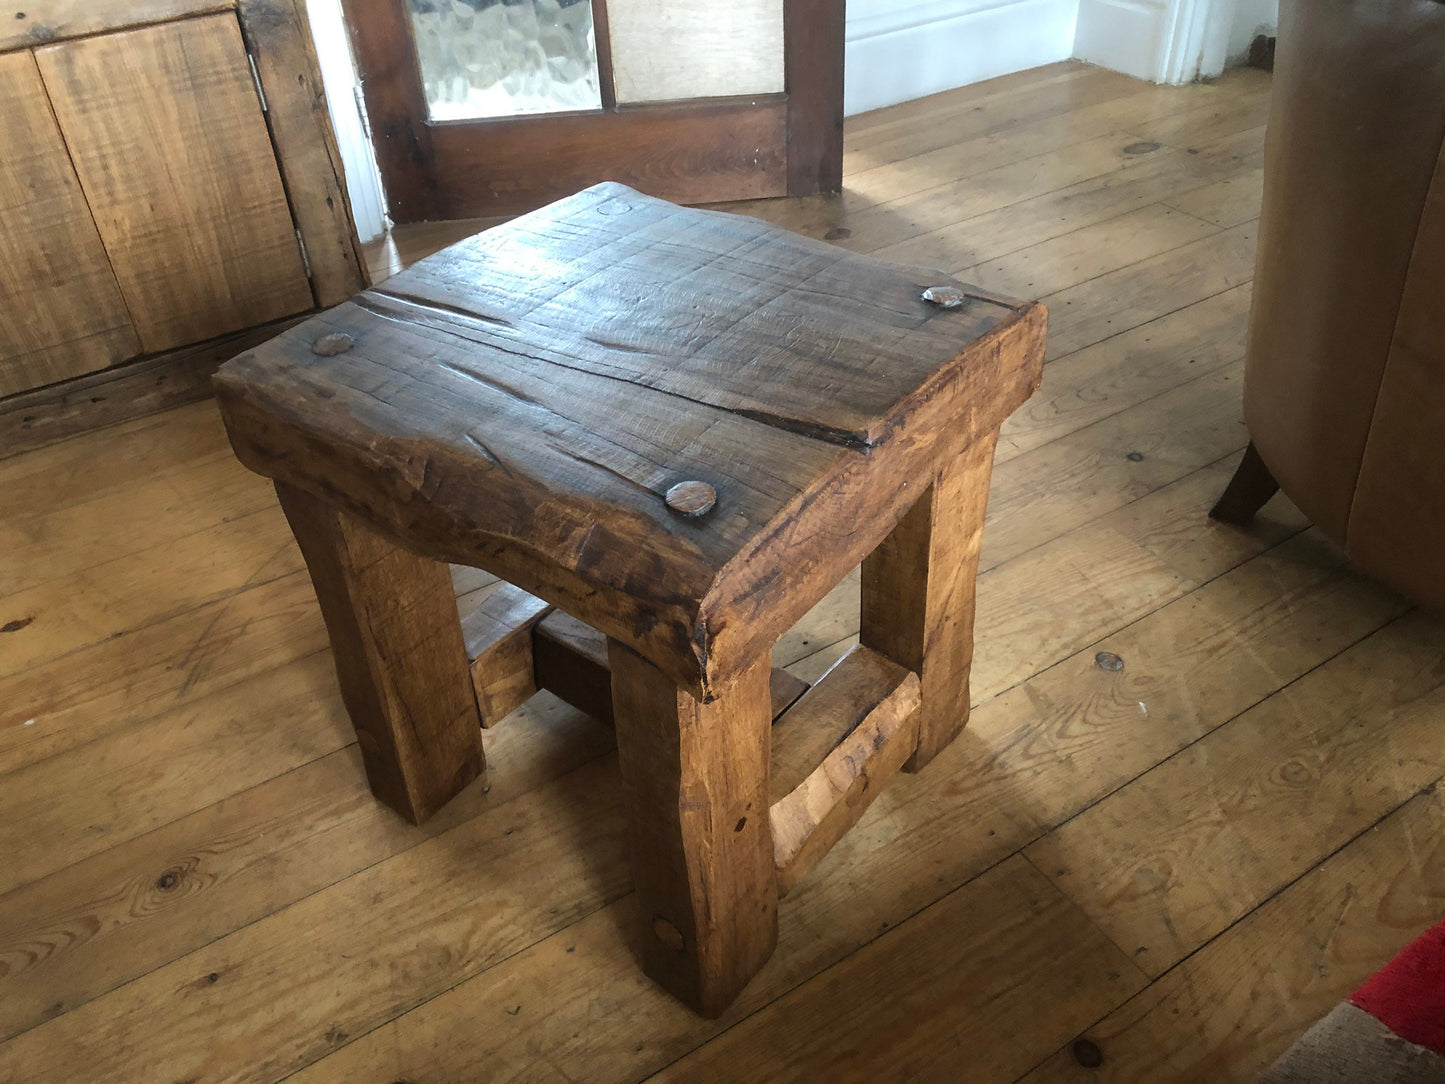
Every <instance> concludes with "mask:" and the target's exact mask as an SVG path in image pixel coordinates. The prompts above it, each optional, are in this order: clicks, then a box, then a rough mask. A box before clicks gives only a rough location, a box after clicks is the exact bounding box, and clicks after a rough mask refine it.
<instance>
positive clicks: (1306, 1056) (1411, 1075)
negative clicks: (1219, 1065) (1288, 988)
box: [1260, 922, 1445, 1084]
mask: <svg viewBox="0 0 1445 1084" xmlns="http://www.w3.org/2000/svg"><path fill="white" fill-rule="evenodd" d="M1260 1080H1261V1081H1264V1082H1265V1084H1445V922H1442V923H1441V924H1440V925H1438V926H1435V927H1433V928H1432V929H1430V930H1427V931H1426V932H1425V933H1423V934H1421V935H1420V936H1419V937H1417V938H1416V939H1415V940H1414V941H1412V942H1410V944H1408V945H1406V946H1405V947H1404V948H1403V949H1402V950H1401V951H1400V953H1399V955H1397V956H1396V957H1395V958H1394V959H1393V960H1391V961H1390V962H1389V963H1388V964H1386V965H1385V967H1384V968H1382V969H1381V970H1379V971H1377V972H1375V974H1374V975H1372V976H1371V977H1370V979H1369V980H1368V981H1367V982H1366V983H1365V984H1364V985H1363V986H1361V987H1360V988H1359V989H1358V990H1356V991H1355V992H1354V994H1353V995H1352V996H1351V997H1350V999H1349V1000H1348V1001H1346V1002H1344V1003H1342V1004H1340V1005H1337V1006H1336V1007H1335V1008H1334V1010H1333V1011H1332V1012H1331V1013H1330V1014H1329V1015H1328V1016H1326V1017H1325V1018H1324V1019H1323V1020H1321V1021H1320V1022H1319V1023H1317V1024H1316V1025H1315V1026H1314V1027H1312V1028H1310V1029H1309V1031H1307V1032H1305V1033H1304V1035H1302V1036H1301V1037H1300V1039H1299V1041H1298V1042H1296V1043H1295V1044H1294V1046H1292V1047H1290V1048H1289V1049H1288V1050H1287V1051H1285V1053H1284V1056H1283V1057H1281V1058H1280V1059H1279V1060H1278V1061H1277V1062H1275V1063H1274V1064H1273V1065H1272V1066H1270V1067H1269V1068H1268V1069H1267V1070H1265V1072H1264V1073H1263V1074H1262V1075H1261V1077H1260Z"/></svg>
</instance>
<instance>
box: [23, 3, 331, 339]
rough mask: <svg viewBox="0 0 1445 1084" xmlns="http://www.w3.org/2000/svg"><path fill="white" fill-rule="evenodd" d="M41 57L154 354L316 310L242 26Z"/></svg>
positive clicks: (208, 24) (97, 40) (185, 26)
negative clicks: (262, 110)
mask: <svg viewBox="0 0 1445 1084" xmlns="http://www.w3.org/2000/svg"><path fill="white" fill-rule="evenodd" d="M36 58H37V60H38V61H39V63H40V71H41V74H42V75H43V76H44V79H45V86H46V89H47V90H48V91H49V93H50V97H51V100H52V102H53V103H54V106H55V113H56V116H57V117H58V118H59V121H60V129H61V131H62V132H63V133H64V134H65V139H66V142H67V143H68V144H69V146H70V149H71V154H72V156H73V158H74V160H75V168H76V172H77V173H78V174H79V176H80V183H81V186H82V187H83V188H84V190H85V195H86V198H87V200H88V201H89V203H90V207H91V211H92V212H93V214H94V216H95V222H96V225H97V226H98V227H99V230H100V236H101V240H102V241H103V242H104V243H105V249H106V252H107V253H108V254H109V255H110V260H111V265H112V266H113V267H114V269H115V274H116V278H117V279H118V280H119V282H120V289H121V293H122V294H123V295H124V297H125V300H126V304H127V305H128V307H129V309H130V313H131V318H132V320H133V322H134V324H135V327H136V330H137V331H138V332H139V333H140V339H141V344H142V345H143V346H144V348H145V349H146V350H147V351H148V352H150V351H157V350H166V349H169V348H171V347H174V346H181V345H184V344H186V343H192V342H197V341H199V340H202V339H208V338H211V337H213V336H216V335H221V334H224V333H226V332H229V331H236V330H238V329H240V328H243V327H248V326H251V325H253V324H260V323H265V322H266V321H269V320H275V319H279V318H280V317H283V316H287V315H290V314H291V313H295V312H301V311H303V310H305V309H308V308H311V307H312V296H311V287H310V283H309V282H308V280H307V277H306V271H305V267H304V265H303V263H302V261H301V252H300V249H299V247H298V245H297V241H296V234H295V228H294V226H293V224H292V221H291V212H290V208H289V207H288V205H287V202H286V192H285V189H284V188H283V187H282V184H281V176H280V173H279V172H278V170H277V166H276V158H275V152H274V150H273V149H272V146H271V140H270V136H269V133H268V132H267V130H266V121H265V117H264V115H263V114H262V112H261V105H260V100H259V98H258V97H257V93H256V87H255V85H254V83H253V82H252V77H251V68H250V64H249V62H248V60H247V57H246V51H245V47H244V45H243V44H242V41H241V33H240V28H239V27H238V25H237V23H236V18H235V16H234V15H233V14H222V15H208V16H204V17H201V18H195V19H184V20H180V21H178V22H174V23H167V24H163V25H160V26H150V27H145V28H142V29H138V30H126V31H122V32H119V33H114V34H105V35H101V36H99V37H94V38H86V39H82V40H79V41H69V42H64V43H61V44H58V45H52V46H47V47H46V48H44V49H39V50H37V51H36Z"/></svg>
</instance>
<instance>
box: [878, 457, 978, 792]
mask: <svg viewBox="0 0 1445 1084" xmlns="http://www.w3.org/2000/svg"><path fill="white" fill-rule="evenodd" d="M997 442H998V433H997V432H994V433H991V434H989V435H988V436H986V437H984V438H982V439H980V440H978V441H976V442H975V443H974V445H973V446H972V447H970V448H968V449H967V450H966V451H965V452H964V453H963V454H962V455H960V456H959V457H958V459H957V460H955V461H954V462H953V463H950V464H948V465H947V466H945V467H944V469H943V470H942V471H941V472H940V474H939V476H938V478H937V479H936V480H935V482H934V484H933V486H932V487H931V488H930V489H929V490H928V492H927V493H925V494H924V495H923V496H922V497H920V498H919V500H918V503H917V504H915V505H914V506H913V507H912V508H911V509H910V510H909V511H908V513H907V514H906V515H905V516H904V517H903V519H902V520H900V521H899V523H898V526H897V527H895V528H894V529H893V532H892V533H891V534H890V535H889V536H888V537H887V538H886V539H884V540H883V543H882V544H881V545H880V546H879V547H878V548H877V549H876V550H874V551H873V553H872V554H870V555H869V556H868V557H867V558H866V559H865V560H864V562H863V590H862V601H863V608H862V625H861V630H860V636H859V639H860V641H861V642H862V643H863V645H864V646H865V647H870V648H872V649H873V650H875V651H877V652H879V653H880V654H882V655H886V656H887V657H888V658H890V659H892V660H893V661H894V662H896V663H898V664H899V665H900V666H902V667H904V668H905V669H907V670H912V671H913V672H914V673H916V674H917V675H918V677H919V679H920V681H921V682H922V688H921V697H922V702H921V704H920V706H919V709H918V710H919V726H918V748H917V750H916V751H915V752H914V754H913V756H912V757H911V758H910V759H909V761H908V762H907V763H906V764H905V765H904V766H903V767H904V770H905V771H913V772H916V771H918V770H919V769H921V768H922V767H924V765H926V764H927V763H928V762H929V761H930V760H932V759H933V758H934V757H935V756H937V755H938V754H939V753H940V752H941V751H942V750H943V749H944V747H945V746H947V745H948V743H949V742H951V741H952V740H953V739H954V738H955V737H957V735H958V733H959V732H960V731H961V730H962V729H963V728H964V726H965V725H966V724H967V723H968V712H969V695H968V676H969V670H970V669H971V668H972V665H973V611H974V592H975V581H976V580H977V579H978V555H979V549H980V547H981V545H982V542H983V516H984V511H985V509H986V508H987V506H988V486H989V479H990V478H991V477H992V474H993V452H994V446H995V445H996V444H997Z"/></svg>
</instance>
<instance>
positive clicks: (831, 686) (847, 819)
mask: <svg viewBox="0 0 1445 1084" xmlns="http://www.w3.org/2000/svg"><path fill="white" fill-rule="evenodd" d="M918 703H919V696H918V675H916V674H914V673H912V672H910V671H908V670H904V669H903V667H901V666H899V665H898V664H897V663H895V662H893V661H891V660H890V659H887V658H885V657H883V656H882V655H879V654H878V653H877V652H875V651H871V650H869V649H868V648H866V647H863V646H861V645H859V646H855V647H853V648H852V649H851V650H850V651H849V652H848V653H847V654H846V655H844V656H843V657H842V658H841V659H839V660H838V662H837V663H835V664H834V665H833V668H832V669H830V670H829V671H828V672H827V673H826V674H824V675H823V676H822V677H821V678H820V679H819V680H818V683H817V684H816V685H814V686H813V687H812V688H811V689H809V690H808V691H807V693H805V694H804V695H803V697H802V699H800V700H799V701H798V702H797V703H796V704H795V705H793V707H792V708H790V709H789V710H788V711H787V712H785V713H784V714H783V716H782V718H780V719H779V720H778V721H777V723H776V724H775V725H774V727H773V751H772V783H771V786H772V793H773V794H774V795H775V796H777V797H776V799H775V800H774V802H773V805H772V808H771V809H770V810H769V812H768V819H769V821H770V822H771V824H772V827H773V862H774V864H775V865H776V867H777V870H778V892H779V894H780V895H786V894H787V893H788V892H789V891H791V890H792V888H793V886H794V885H796V884H797V883H798V882H799V881H801V880H802V879H803V878H804V877H806V876H807V875H808V874H809V873H810V872H811V871H812V869H813V867H814V866H816V865H817V864H818V863H819V862H820V861H821V860H822V859H823V857H824V855H826V854H827V853H828V850H829V848H831V847H832V846H833V844H835V843H837V842H838V841H839V840H840V839H842V838H843V835H844V833H846V832H847V831H848V829H850V828H852V827H853V826H854V825H855V824H857V823H858V819H859V818H860V817H862V816H863V814H864V813H865V812H866V811H867V809H868V806H869V805H870V804H872V802H873V799H874V798H876V797H878V795H879V793H880V792H881V791H882V789H883V787H884V786H885V785H886V784H887V782H888V780H889V779H891V778H892V777H893V776H894V774H895V773H896V772H897V771H898V769H899V768H901V767H903V762H904V761H905V760H907V759H908V758H909V756H911V755H912V753H913V750H914V749H915V748H916V746H917V744H918V710H917V709H918Z"/></svg>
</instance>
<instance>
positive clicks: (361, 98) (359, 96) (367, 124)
mask: <svg viewBox="0 0 1445 1084" xmlns="http://www.w3.org/2000/svg"><path fill="white" fill-rule="evenodd" d="M351 96H352V97H353V98H355V99H356V112H357V115H358V116H360V117H361V134H362V135H364V136H365V137H366V138H367V139H368V140H369V139H370V138H371V114H370V113H368V112H367V111H366V93H365V92H364V91H363V90H362V89H361V84H360V83H353V84H352V86H351Z"/></svg>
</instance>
